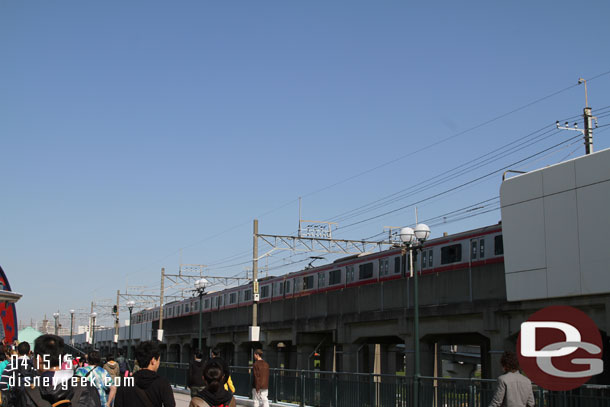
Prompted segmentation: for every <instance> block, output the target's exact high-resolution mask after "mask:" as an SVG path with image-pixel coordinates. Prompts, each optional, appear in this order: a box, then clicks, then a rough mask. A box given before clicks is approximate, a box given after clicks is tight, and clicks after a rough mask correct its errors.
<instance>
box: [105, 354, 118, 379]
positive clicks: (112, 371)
mask: <svg viewBox="0 0 610 407" xmlns="http://www.w3.org/2000/svg"><path fill="white" fill-rule="evenodd" d="M106 360H107V362H106V364H105V365H104V370H106V371H107V372H108V374H109V375H110V377H112V381H113V382H115V380H116V378H117V377H121V369H120V366H119V364H118V363H117V362H115V361H114V357H113V356H112V355H108V356H106ZM115 383H116V382H115Z"/></svg>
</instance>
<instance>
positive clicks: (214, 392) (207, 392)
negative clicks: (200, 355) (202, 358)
mask: <svg viewBox="0 0 610 407" xmlns="http://www.w3.org/2000/svg"><path fill="white" fill-rule="evenodd" d="M203 381H204V382H205V388H203V389H202V390H200V391H199V392H198V393H197V394H196V395H195V396H194V397H192V398H191V402H190V404H189V407H236V402H235V397H233V393H231V392H230V391H228V390H225V387H224V385H225V383H226V373H225V372H224V369H223V362H222V360H219V359H210V360H209V361H208V362H207V363H206V364H205V366H204V367H203Z"/></svg>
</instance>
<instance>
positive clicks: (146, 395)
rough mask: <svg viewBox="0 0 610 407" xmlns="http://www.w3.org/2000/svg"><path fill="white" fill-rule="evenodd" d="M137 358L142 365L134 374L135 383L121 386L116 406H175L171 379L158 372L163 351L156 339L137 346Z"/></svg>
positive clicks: (115, 402)
mask: <svg viewBox="0 0 610 407" xmlns="http://www.w3.org/2000/svg"><path fill="white" fill-rule="evenodd" d="M136 359H137V361H138V364H139V365H140V366H141V367H142V368H141V369H140V370H138V371H137V372H136V373H134V375H133V379H134V385H133V386H127V385H123V386H121V387H119V389H118V391H117V395H116V398H115V400H114V407H161V406H164V407H175V406H176V401H175V400H174V392H173V390H172V387H171V385H170V384H169V381H168V380H167V379H166V378H165V377H163V376H159V375H158V374H157V370H159V366H160V365H161V351H160V349H159V344H158V343H157V342H156V341H154V342H153V341H145V342H142V343H140V344H139V345H138V347H137V348H136Z"/></svg>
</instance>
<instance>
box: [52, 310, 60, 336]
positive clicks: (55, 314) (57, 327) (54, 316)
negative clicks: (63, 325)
mask: <svg viewBox="0 0 610 407" xmlns="http://www.w3.org/2000/svg"><path fill="white" fill-rule="evenodd" d="M53 318H55V335H57V332H58V329H59V326H58V325H59V323H58V322H57V320H58V319H59V312H54V313H53Z"/></svg>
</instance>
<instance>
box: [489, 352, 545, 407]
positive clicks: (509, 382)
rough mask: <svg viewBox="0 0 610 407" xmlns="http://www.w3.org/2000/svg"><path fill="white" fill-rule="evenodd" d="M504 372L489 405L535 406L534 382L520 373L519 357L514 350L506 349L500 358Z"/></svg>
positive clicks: (509, 406) (497, 406)
mask: <svg viewBox="0 0 610 407" xmlns="http://www.w3.org/2000/svg"><path fill="white" fill-rule="evenodd" d="M500 363H501V364H502V369H504V372H505V373H504V374H503V375H502V376H500V377H498V385H497V386H498V387H497V388H496V392H495V394H494V396H493V398H492V400H491V403H489V407H500V406H506V407H525V406H528V407H534V405H535V401H534V392H533V391H532V382H531V381H530V380H529V379H528V378H527V377H525V376H523V375H522V374H521V373H519V359H518V358H517V355H516V354H515V353H514V352H510V351H506V352H504V353H503V354H502V358H500Z"/></svg>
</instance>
